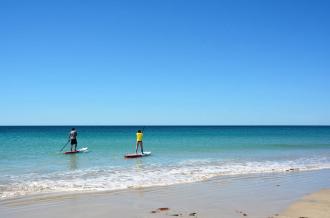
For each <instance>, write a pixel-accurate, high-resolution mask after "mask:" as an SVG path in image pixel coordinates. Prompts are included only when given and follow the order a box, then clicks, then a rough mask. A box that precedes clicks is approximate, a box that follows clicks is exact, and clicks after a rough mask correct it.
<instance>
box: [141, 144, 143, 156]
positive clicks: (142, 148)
mask: <svg viewBox="0 0 330 218" xmlns="http://www.w3.org/2000/svg"><path fill="white" fill-rule="evenodd" d="M141 152H142V154H143V142H141Z"/></svg>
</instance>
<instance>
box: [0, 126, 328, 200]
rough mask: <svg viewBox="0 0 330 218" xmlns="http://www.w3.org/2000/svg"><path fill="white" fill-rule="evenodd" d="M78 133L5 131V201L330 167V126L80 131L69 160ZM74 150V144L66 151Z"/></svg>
mask: <svg viewBox="0 0 330 218" xmlns="http://www.w3.org/2000/svg"><path fill="white" fill-rule="evenodd" d="M70 128H71V127H65V126H63V127H57V126H56V127H54V126H53V127H45V126H42V127H0V198H2V199H6V198H10V197H16V196H25V195H30V194H38V193H54V192H72V191H75V192H77V191H79V192H84V191H104V190H117V189H125V188H130V187H147V186H155V185H170V184H178V183H186V182H195V181H201V180H205V179H209V178H212V177H214V176H226V175H246V174H256V173H274V172H278V173H287V170H288V169H292V168H294V169H295V170H300V171H306V170H319V169H329V168H330V127H308V126H306V127H295V126H292V127H289V126H286V127H280V126H275V127H265V126H261V127H257V126H255V127H248V126H242V127H238V126H237V127H226V126H210V127H208V126H187V127H186V126H182V127H179V126H147V127H145V133H144V146H145V149H144V150H145V151H151V152H152V155H151V156H149V157H145V158H141V159H133V160H127V159H124V158H123V155H124V154H126V153H132V152H134V151H135V132H136V131H137V129H139V128H141V127H136V126H120V127H115V126H93V127H89V126H78V127H76V128H77V130H78V147H80V148H81V147H88V148H89V152H87V153H80V154H74V155H63V154H62V153H60V152H59V150H60V149H61V147H62V146H63V145H64V144H65V143H66V140H67V135H68V132H69V131H70ZM66 149H69V146H67V147H66Z"/></svg>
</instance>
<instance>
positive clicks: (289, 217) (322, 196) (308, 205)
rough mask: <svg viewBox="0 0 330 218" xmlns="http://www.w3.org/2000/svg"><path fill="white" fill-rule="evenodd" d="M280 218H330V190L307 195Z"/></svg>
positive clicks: (279, 217)
mask: <svg viewBox="0 0 330 218" xmlns="http://www.w3.org/2000/svg"><path fill="white" fill-rule="evenodd" d="M277 217H278V218H330V189H325V190H321V191H319V192H316V193H313V194H310V195H307V196H305V197H303V198H302V199H301V200H299V201H297V202H296V203H294V204H292V205H291V206H290V207H289V208H288V209H286V210H285V212H283V213H282V214H281V215H280V216H277Z"/></svg>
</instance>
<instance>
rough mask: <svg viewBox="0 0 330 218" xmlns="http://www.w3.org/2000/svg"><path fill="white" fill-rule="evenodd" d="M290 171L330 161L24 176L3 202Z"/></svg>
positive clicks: (209, 163)
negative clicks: (19, 198) (217, 177)
mask: <svg viewBox="0 0 330 218" xmlns="http://www.w3.org/2000/svg"><path fill="white" fill-rule="evenodd" d="M289 169H296V170H297V169H299V170H300V171H306V170H319V169H330V158H329V157H323V158H319V157H315V158H309V159H303V158H301V159H296V160H287V161H233V160H230V161H229V160H227V161H219V160H211V159H199V160H187V161H184V162H181V163H177V164H173V165H166V166H163V165H146V166H138V167H137V166H133V167H130V168H128V167H126V168H124V167H107V168H90V169H85V170H75V171H67V172H55V173H50V174H45V175H37V174H25V175H21V176H11V177H8V178H9V180H10V182H9V183H8V184H6V185H0V198H1V199H7V198H12V197H16V196H24V195H29V194H36V193H53V192H75V191H79V192H84V191H107V190H119V189H126V188H137V187H149V186H163V185H172V184H180V183H190V182H197V181H202V180H206V179H210V178H212V177H215V176H226V175H246V174H256V173H272V172H286V171H287V170H289Z"/></svg>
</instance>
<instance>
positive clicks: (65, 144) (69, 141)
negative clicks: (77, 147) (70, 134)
mask: <svg viewBox="0 0 330 218" xmlns="http://www.w3.org/2000/svg"><path fill="white" fill-rule="evenodd" d="M69 142H70V140H69V141H68V142H67V143H66V144H65V145H64V146H63V148H62V149H61V150H60V152H61V151H63V149H64V148H65V147H66V146H67V145H68V143H69Z"/></svg>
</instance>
